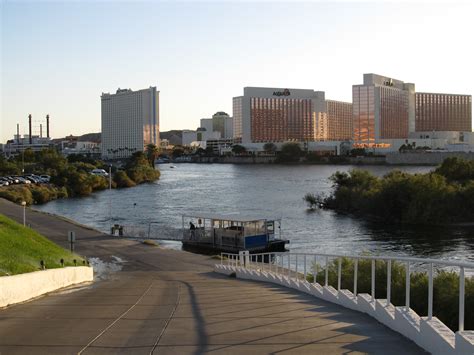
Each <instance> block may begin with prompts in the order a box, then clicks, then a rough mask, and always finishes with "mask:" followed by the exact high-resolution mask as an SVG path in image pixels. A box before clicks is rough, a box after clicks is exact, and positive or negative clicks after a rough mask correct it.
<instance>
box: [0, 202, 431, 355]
mask: <svg viewBox="0 0 474 355" xmlns="http://www.w3.org/2000/svg"><path fill="white" fill-rule="evenodd" d="M0 213H2V214H4V215H6V216H8V217H11V218H13V219H15V220H17V221H19V222H20V221H21V219H22V210H21V206H17V205H14V204H12V203H10V202H8V201H5V200H3V199H0ZM27 222H28V223H30V224H31V227H32V228H34V229H36V230H38V231H39V232H40V233H42V234H43V235H45V236H47V237H48V238H50V239H51V240H53V241H55V242H56V243H58V244H60V245H63V246H65V247H66V246H67V237H66V236H67V231H68V230H74V231H75V232H76V236H77V248H76V251H77V252H78V253H80V254H82V255H84V256H87V257H89V258H98V259H100V260H102V261H104V262H106V263H109V262H110V263H114V262H115V264H113V265H115V266H117V268H118V267H121V268H122V269H121V270H116V271H110V272H108V273H105V274H101V275H98V276H99V279H98V280H97V281H96V282H94V283H92V284H89V285H82V286H80V287H76V288H74V289H69V290H63V291H60V292H55V293H52V294H49V295H47V296H44V297H40V298H38V299H36V300H33V301H30V302H26V303H23V304H19V305H14V306H11V307H7V308H5V309H2V310H0V355H6V354H168V353H169V354H202V353H212V354H242V353H251V354H263V353H275V354H277V353H285V354H348V353H351V354H359V353H362V354H364V353H371V354H400V353H404V354H418V353H423V351H422V350H421V349H420V348H419V347H417V346H416V345H415V344H414V343H412V342H411V341H409V340H408V339H406V338H404V337H402V336H401V335H399V334H397V333H395V332H393V331H391V330H389V329H388V328H386V327H385V326H383V325H382V324H380V323H378V322H377V321H375V320H374V319H372V318H371V317H369V316H367V315H364V314H361V313H358V312H355V311H351V310H348V309H345V308H342V307H340V306H337V305H334V304H331V303H328V302H325V301H322V300H319V299H316V298H314V297H310V296H308V295H304V294H301V293H298V292H296V291H294V290H290V289H286V288H284V287H279V286H276V285H269V284H264V283H257V282H253V281H245V280H238V279H235V278H229V277H225V276H222V275H218V274H216V273H214V272H213V271H212V266H213V264H214V263H215V262H216V260H214V259H212V258H210V257H209V256H203V255H197V254H191V253H187V252H182V251H176V250H166V249H162V248H158V247H153V246H148V245H144V244H141V243H139V242H136V241H129V240H123V239H116V238H113V237H109V236H107V235H104V234H101V233H99V232H97V231H94V230H92V229H89V228H85V227H82V226H79V225H77V224H75V223H72V222H70V221H67V220H65V219H60V218H57V217H54V216H50V215H47V214H44V213H40V212H35V211H32V210H28V211H27ZM117 260H119V261H121V262H119V263H117Z"/></svg>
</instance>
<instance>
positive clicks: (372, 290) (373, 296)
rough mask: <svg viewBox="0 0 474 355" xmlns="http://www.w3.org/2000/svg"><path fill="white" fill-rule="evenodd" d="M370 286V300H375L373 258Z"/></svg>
mask: <svg viewBox="0 0 474 355" xmlns="http://www.w3.org/2000/svg"><path fill="white" fill-rule="evenodd" d="M371 274H372V275H371V279H372V286H371V293H372V302H374V301H375V260H373V259H372V273H371Z"/></svg>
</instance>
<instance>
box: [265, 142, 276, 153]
mask: <svg viewBox="0 0 474 355" xmlns="http://www.w3.org/2000/svg"><path fill="white" fill-rule="evenodd" d="M263 150H264V152H265V153H275V152H276V150H277V147H276V145H275V144H273V143H271V142H268V143H265V144H264V145H263Z"/></svg>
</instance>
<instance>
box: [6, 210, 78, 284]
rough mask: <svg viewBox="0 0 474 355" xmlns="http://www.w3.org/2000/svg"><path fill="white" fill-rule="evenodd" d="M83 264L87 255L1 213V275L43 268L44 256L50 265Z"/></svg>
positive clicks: (51, 266)
mask: <svg viewBox="0 0 474 355" xmlns="http://www.w3.org/2000/svg"><path fill="white" fill-rule="evenodd" d="M61 259H63V260H64V265H65V266H74V261H73V260H74V259H76V261H77V265H83V261H84V259H83V258H81V257H80V256H79V255H77V254H73V253H71V252H69V251H68V250H66V249H63V248H61V247H60V246H58V245H56V244H54V243H53V242H51V241H50V240H48V239H46V238H45V237H43V236H42V235H41V234H39V233H37V232H35V231H34V230H32V229H30V228H26V227H23V226H22V225H20V224H18V223H16V222H14V221H12V220H11V219H9V218H7V217H5V216H4V215H2V214H0V276H6V275H15V274H22V273H25V272H32V271H38V270H41V264H40V261H41V260H43V261H44V264H45V267H46V269H53V268H59V267H61Z"/></svg>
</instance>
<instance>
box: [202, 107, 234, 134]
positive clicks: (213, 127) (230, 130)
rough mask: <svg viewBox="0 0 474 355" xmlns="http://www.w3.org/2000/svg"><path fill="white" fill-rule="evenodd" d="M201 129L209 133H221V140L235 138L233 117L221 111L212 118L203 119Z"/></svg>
mask: <svg viewBox="0 0 474 355" xmlns="http://www.w3.org/2000/svg"><path fill="white" fill-rule="evenodd" d="M201 128H205V129H206V131H208V132H219V133H220V138H232V137H233V136H234V123H233V119H232V117H230V116H229V115H228V114H227V113H225V112H222V111H219V112H216V113H215V114H214V115H212V118H202V119H201Z"/></svg>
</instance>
